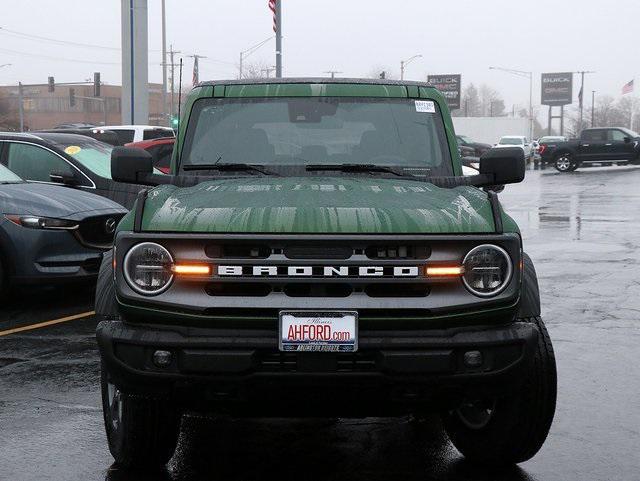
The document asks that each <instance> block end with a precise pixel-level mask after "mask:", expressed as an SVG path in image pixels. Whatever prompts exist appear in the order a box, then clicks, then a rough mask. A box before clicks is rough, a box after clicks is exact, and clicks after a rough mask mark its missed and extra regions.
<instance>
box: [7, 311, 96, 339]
mask: <svg viewBox="0 0 640 481" xmlns="http://www.w3.org/2000/svg"><path fill="white" fill-rule="evenodd" d="M95 313H96V312H95V311H87V312H82V313H80V314H74V315H73V316H67V317H61V318H59V319H53V320H51V321H44V322H38V323H36V324H29V325H27V326H21V327H14V328H13V329H7V330H6V331H0V337H2V336H8V335H9V334H16V333H18V332H24V331H31V330H33V329H40V328H41V327H47V326H53V325H55V324H61V323H63V322H69V321H75V320H76V319H82V318H84V317H89V316H93V315H94V314H95Z"/></svg>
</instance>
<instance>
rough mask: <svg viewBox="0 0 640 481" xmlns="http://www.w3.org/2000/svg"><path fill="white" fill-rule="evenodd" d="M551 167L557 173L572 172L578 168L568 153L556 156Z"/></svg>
mask: <svg viewBox="0 0 640 481" xmlns="http://www.w3.org/2000/svg"><path fill="white" fill-rule="evenodd" d="M553 166H554V167H555V168H556V170H557V171H558V172H573V171H574V170H576V169H577V168H578V165H577V164H576V163H575V162H574V160H573V156H572V155H571V154H570V153H568V152H565V153H562V154H560V155H558V156H557V157H556V158H555V159H554V161H553Z"/></svg>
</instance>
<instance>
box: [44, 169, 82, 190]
mask: <svg viewBox="0 0 640 481" xmlns="http://www.w3.org/2000/svg"><path fill="white" fill-rule="evenodd" d="M49 179H50V180H51V182H55V183H56V184H64V185H69V186H76V185H79V184H80V182H79V181H78V179H77V178H76V176H75V175H73V174H72V173H68V172H57V171H55V170H54V171H53V172H51V173H50V174H49Z"/></svg>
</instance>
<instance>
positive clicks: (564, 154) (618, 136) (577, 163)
mask: <svg viewBox="0 0 640 481" xmlns="http://www.w3.org/2000/svg"><path fill="white" fill-rule="evenodd" d="M553 145H554V146H553V147H552V144H547V145H546V147H545V148H544V150H543V151H542V152H540V154H541V156H542V161H543V162H544V163H545V164H551V165H553V166H554V167H555V168H556V170H558V171H559V172H572V171H574V170H576V169H577V168H578V167H581V166H586V165H593V164H599V165H603V164H604V165H611V164H618V165H624V164H630V163H631V164H637V163H640V134H638V133H636V132H633V131H631V130H629V129H625V128H624V127H607V128H594V129H584V130H583V131H582V132H580V138H578V139H572V140H569V141H566V142H556V143H554V144H553Z"/></svg>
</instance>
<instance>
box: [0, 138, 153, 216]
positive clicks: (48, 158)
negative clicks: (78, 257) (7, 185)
mask: <svg viewBox="0 0 640 481" xmlns="http://www.w3.org/2000/svg"><path fill="white" fill-rule="evenodd" d="M112 149H113V147H112V146H111V145H108V144H105V143H102V142H99V141H97V140H95V139H92V138H90V137H85V136H83V135H75V134H64V133H63V134H61V133H37V134H18V133H0V164H2V165H5V166H6V167H8V168H9V169H11V170H12V171H13V172H15V173H16V174H18V175H19V176H20V177H22V178H23V179H25V180H27V181H29V182H39V183H45V184H64V185H66V186H68V187H72V188H74V189H79V190H86V191H89V192H93V193H95V194H98V195H101V196H103V197H107V198H109V199H111V200H113V201H115V202H117V203H118V204H120V205H122V206H124V207H126V208H128V209H130V208H131V206H132V205H133V203H134V201H135V199H136V196H137V194H138V192H139V191H140V190H141V189H142V188H143V187H142V186H139V185H128V184H124V183H120V182H114V181H113V180H112V179H111V150H112Z"/></svg>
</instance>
